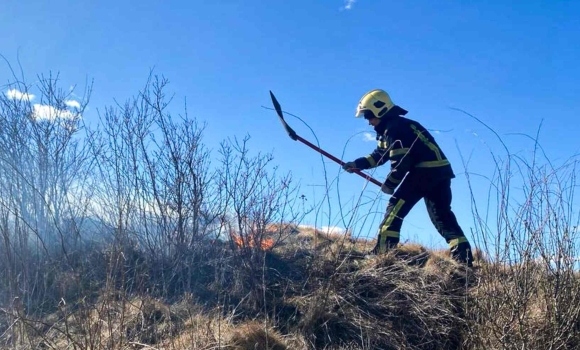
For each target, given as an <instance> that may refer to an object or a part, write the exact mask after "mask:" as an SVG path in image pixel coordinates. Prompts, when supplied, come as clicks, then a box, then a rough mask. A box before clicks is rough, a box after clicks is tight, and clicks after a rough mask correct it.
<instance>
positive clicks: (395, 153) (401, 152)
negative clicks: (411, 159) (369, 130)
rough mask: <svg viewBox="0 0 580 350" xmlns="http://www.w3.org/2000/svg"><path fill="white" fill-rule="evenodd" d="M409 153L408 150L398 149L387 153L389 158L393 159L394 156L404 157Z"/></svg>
mask: <svg viewBox="0 0 580 350" xmlns="http://www.w3.org/2000/svg"><path fill="white" fill-rule="evenodd" d="M408 152H409V149H408V148H399V149H394V150H392V151H391V152H389V157H394V156H398V155H401V154H403V155H405V154H407V153H408Z"/></svg>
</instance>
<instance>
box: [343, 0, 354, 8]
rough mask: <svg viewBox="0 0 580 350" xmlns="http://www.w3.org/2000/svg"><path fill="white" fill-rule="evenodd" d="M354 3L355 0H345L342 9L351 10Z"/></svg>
mask: <svg viewBox="0 0 580 350" xmlns="http://www.w3.org/2000/svg"><path fill="white" fill-rule="evenodd" d="M355 2H356V0H345V1H344V7H343V9H344V10H350V9H352V6H353V5H354V3H355Z"/></svg>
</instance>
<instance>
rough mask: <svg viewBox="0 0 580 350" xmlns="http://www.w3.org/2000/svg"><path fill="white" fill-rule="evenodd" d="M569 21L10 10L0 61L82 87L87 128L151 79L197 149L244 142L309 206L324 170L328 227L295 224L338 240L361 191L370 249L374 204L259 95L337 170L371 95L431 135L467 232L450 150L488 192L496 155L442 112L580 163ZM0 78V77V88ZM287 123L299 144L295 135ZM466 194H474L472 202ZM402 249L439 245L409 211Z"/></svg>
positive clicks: (497, 4)
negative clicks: (534, 139)
mask: <svg viewBox="0 0 580 350" xmlns="http://www.w3.org/2000/svg"><path fill="white" fill-rule="evenodd" d="M578 13H580V3H579V2H576V1H510V2H506V1H488V2H486V3H485V4H483V2H467V1H440V2H434V1H414V2H401V1H371V0H357V1H348V2H343V1H342V0H336V1H335V0H325V1H305V0H298V1H280V0H272V1H268V2H266V1H248V0H246V1H240V0H235V1H233V0H227V1H177V0H166V1H151V0H143V1H140V2H129V1H109V0H105V1H87V0H81V1H74V2H73V1H64V0H54V1H51V2H48V1H39V0H38V1H10V2H5V3H4V4H3V5H2V10H1V11H0V23H2V24H3V34H2V36H0V54H2V55H4V56H5V57H6V58H7V59H8V60H9V61H10V62H11V64H12V65H15V64H16V60H17V57H18V58H19V60H20V63H21V65H22V68H23V70H24V72H25V74H26V76H27V78H28V80H29V81H30V80H34V77H35V76H36V74H40V73H47V72H49V71H54V72H60V74H61V81H62V83H63V85H64V86H69V85H74V84H77V85H79V86H82V85H84V83H85V81H86V79H94V91H93V95H92V98H91V103H90V105H89V107H90V110H89V111H88V112H87V114H86V115H85V116H84V117H85V119H87V120H88V121H90V120H91V118H92V119H94V118H96V109H97V108H101V109H102V108H103V107H104V106H106V105H111V104H113V101H114V100H113V99H115V98H116V99H118V100H120V101H123V100H125V99H126V98H128V97H130V96H132V95H133V94H135V93H136V92H137V91H138V89H139V88H140V87H141V86H142V85H143V84H144V82H145V80H146V79H147V76H148V73H149V71H150V69H152V68H155V72H156V73H158V74H162V75H164V76H165V77H167V78H168V79H169V80H170V82H171V84H170V86H169V90H170V92H171V93H174V94H175V99H174V104H173V108H175V110H176V112H177V111H180V110H181V107H182V104H183V101H184V99H185V98H187V103H188V109H189V112H190V115H191V116H194V117H196V118H197V119H199V120H200V121H206V122H207V123H208V127H207V129H206V134H205V137H206V142H207V144H208V146H209V147H210V148H213V149H216V148H217V147H218V144H219V142H220V141H221V140H223V139H224V138H227V137H234V136H238V137H243V136H245V135H246V134H249V135H250V136H251V137H252V141H251V144H250V146H251V147H252V149H253V150H254V151H256V152H257V151H262V152H269V151H271V152H273V154H274V156H275V163H276V164H278V165H279V166H280V169H281V170H282V171H292V173H293V174H294V177H295V178H296V179H297V180H299V181H300V182H301V184H302V192H303V193H304V194H305V195H306V196H307V198H310V202H314V201H317V200H320V199H321V198H322V188H321V187H318V186H319V185H323V184H324V176H323V171H324V169H326V171H327V172H328V177H329V179H330V181H332V180H335V179H336V178H337V176H338V181H339V182H338V186H337V185H336V183H333V185H332V188H331V192H330V195H331V198H332V199H331V200H332V208H333V209H332V212H331V213H330V217H328V213H327V210H326V209H325V208H326V207H323V209H324V213H320V214H319V216H318V217H317V220H315V219H314V218H310V219H309V220H310V223H312V224H317V225H319V226H322V225H338V226H342V225H343V223H342V221H341V220H340V219H339V217H338V216H337V215H338V213H339V212H338V205H337V201H338V195H339V194H340V199H341V200H342V202H343V203H342V204H343V207H344V208H345V210H349V209H351V207H352V199H353V198H356V197H357V196H358V195H359V194H361V191H362V193H363V195H364V196H365V198H372V199H375V198H376V199H377V201H376V202H374V204H369V205H366V206H363V207H361V210H360V211H359V213H358V218H363V219H364V217H365V214H366V213H368V212H371V213H373V214H371V215H370V216H368V220H367V221H366V224H365V225H362V224H360V225H361V227H357V228H356V230H357V231H358V232H359V233H361V234H362V235H370V236H374V234H375V232H376V231H375V230H376V225H378V223H379V221H380V218H381V217H382V212H383V211H384V207H385V205H386V200H387V196H385V195H381V194H379V193H378V192H377V188H374V187H373V185H368V186H366V187H365V183H364V180H362V179H361V178H359V177H357V176H356V175H350V174H344V173H343V172H341V171H339V168H338V166H337V165H336V164H334V163H332V162H328V161H325V162H324V163H323V162H322V161H321V158H320V156H319V155H317V154H316V153H314V152H313V151H311V150H310V149H308V148H307V147H305V146H304V145H302V144H299V143H297V142H294V141H292V140H290V138H288V137H287V136H286V134H285V133H284V130H283V129H282V128H281V126H280V124H279V121H278V120H277V117H276V115H275V113H274V112H273V111H271V110H267V109H264V108H262V106H267V107H271V103H270V100H269V95H268V91H269V90H272V91H273V92H274V93H275V94H276V96H277V97H278V99H279V101H280V103H281V104H282V107H283V108H284V109H285V110H286V111H288V112H291V113H293V114H296V115H298V116H300V117H301V118H302V119H304V120H305V121H306V122H307V123H308V124H309V125H310V127H311V128H312V129H313V130H314V132H315V133H316V136H317V138H318V140H319V142H320V145H321V147H322V148H324V149H325V150H327V151H329V152H330V153H332V154H334V155H336V156H339V157H341V158H343V159H344V160H352V159H354V158H356V157H358V156H364V155H366V154H368V153H369V152H370V151H372V149H373V148H374V147H375V144H374V143H373V142H369V141H366V140H365V132H367V133H368V132H371V133H372V129H370V127H369V126H368V125H367V124H366V123H365V122H364V121H362V120H358V119H355V118H354V110H355V107H356V104H357V102H358V100H359V98H360V97H361V96H362V94H364V93H365V92H366V91H368V90H371V89H374V88H382V89H385V90H387V91H388V92H389V93H390V94H391V96H392V98H393V100H394V101H395V103H397V104H399V105H401V106H402V107H404V108H406V109H408V110H409V114H408V117H410V118H413V119H416V120H418V121H420V122H421V123H423V125H425V126H426V127H427V128H429V129H431V130H434V132H435V133H436V134H435V136H436V138H437V140H438V142H439V143H440V145H441V147H442V148H443V150H444V152H445V153H446V154H447V156H448V157H449V158H450V160H451V162H452V164H453V166H454V169H455V171H456V173H457V178H456V179H455V180H454V182H453V189H454V191H455V193H454V204H453V207H454V209H455V210H456V214H457V216H458V219H459V221H460V223H461V224H462V226H463V227H464V230H465V231H468V232H469V230H470V227H472V226H473V221H472V216H471V210H470V202H469V195H468V192H467V187H466V178H465V174H464V169H463V166H462V165H461V160H460V152H459V150H460V151H461V153H462V154H463V155H464V156H465V157H469V158H470V163H469V170H470V171H472V172H475V173H478V174H482V175H486V176H491V175H492V174H493V164H492V163H491V158H490V156H489V149H491V150H493V151H494V152H496V153H501V147H499V144H498V142H497V140H496V139H495V137H494V136H493V134H492V133H491V132H489V131H488V130H487V129H486V128H485V127H484V126H483V125H481V124H480V123H478V122H476V121H475V120H474V119H472V118H470V117H467V116H466V115H464V114H462V113H460V112H457V111H455V110H453V109H451V108H460V109H463V110H465V111H467V112H469V113H471V114H473V115H475V116H476V117H478V118H479V119H481V120H482V121H484V122H485V123H486V124H488V125H489V126H490V127H492V128H493V129H494V130H495V131H496V132H497V133H498V134H500V135H501V136H502V137H504V139H505V141H506V143H507V145H508V146H509V148H510V151H511V152H513V153H518V154H522V155H529V152H530V150H531V149H532V144H531V143H530V142H529V141H528V140H526V139H525V138H524V137H522V136H517V135H511V134H513V133H524V134H530V135H534V134H535V133H536V131H537V129H538V127H539V125H540V122H541V121H542V120H543V126H542V131H541V137H540V142H541V144H542V146H543V147H544V148H545V149H546V151H547V152H548V154H549V156H551V157H553V159H555V160H561V161H563V160H565V159H566V158H569V157H570V156H572V155H574V154H575V153H576V152H578V151H580V143H579V142H578V132H579V129H580V128H579V127H578V122H577V118H578V113H577V111H578V110H579V106H580V99H579V98H578V92H579V91H580V86H579V85H580V68H579V65H578V62H580V45H579V41H580V25H579V24H578V23H579V21H578V20H577V16H578ZM9 78H10V76H9V72H8V69H7V66H6V65H5V64H1V65H0V79H1V80H2V81H4V82H6V81H7V80H8V79H9ZM287 119H288V121H289V123H290V124H291V125H292V126H293V127H294V129H296V131H297V132H298V134H300V135H301V136H303V137H304V138H306V139H308V140H310V141H312V142H314V141H315V138H314V136H313V135H312V133H311V132H310V130H309V129H308V128H306V127H305V126H304V125H303V124H302V123H301V122H299V121H297V120H295V119H294V118H292V117H287ZM349 140H350V141H349ZM387 173H388V169H387V168H386V167H383V168H379V169H377V170H376V172H375V173H374V174H373V175H374V176H375V177H376V178H378V179H380V180H382V179H383V178H384V177H385V176H386V175H387ZM478 181H479V182H478V183H477V186H478V187H477V188H476V192H477V193H478V194H479V193H480V192H481V194H484V193H486V191H487V184H486V183H485V181H484V180H478ZM478 204H479V203H478ZM481 205H482V206H484V204H483V203H482V204H481ZM362 226H364V227H362ZM402 236H403V239H406V238H411V239H414V240H421V241H423V242H426V243H427V244H433V245H440V243H441V242H442V239H441V238H440V237H439V236H438V235H437V233H436V232H435V230H434V229H433V228H432V226H431V224H430V222H429V221H428V219H427V215H426V212H425V209H424V206H423V204H422V203H420V204H419V205H418V206H417V207H416V208H415V209H414V210H413V212H412V213H411V214H410V215H409V217H408V218H407V220H406V221H405V226H404V228H403V233H402Z"/></svg>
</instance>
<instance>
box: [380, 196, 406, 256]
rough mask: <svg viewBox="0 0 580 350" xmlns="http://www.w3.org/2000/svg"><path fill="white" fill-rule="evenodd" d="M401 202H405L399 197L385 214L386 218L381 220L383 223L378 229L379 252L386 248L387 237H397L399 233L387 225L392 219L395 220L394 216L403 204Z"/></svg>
mask: <svg viewBox="0 0 580 350" xmlns="http://www.w3.org/2000/svg"><path fill="white" fill-rule="evenodd" d="M403 204H405V201H404V200H402V199H399V201H398V202H397V204H395V206H394V207H393V210H391V212H390V213H389V215H388V216H387V218H386V219H385V220H384V221H383V223H382V225H381V228H380V230H379V251H380V252H384V251H385V249H386V242H387V237H393V238H399V234H400V233H399V232H398V231H392V230H389V227H390V226H391V224H392V223H393V220H395V218H396V217H397V214H398V213H399V210H401V207H402V206H403Z"/></svg>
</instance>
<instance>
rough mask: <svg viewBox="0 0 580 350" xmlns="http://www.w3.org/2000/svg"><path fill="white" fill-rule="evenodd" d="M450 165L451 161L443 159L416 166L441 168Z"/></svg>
mask: <svg viewBox="0 0 580 350" xmlns="http://www.w3.org/2000/svg"><path fill="white" fill-rule="evenodd" d="M446 165H449V161H448V160H447V159H443V160H433V161H428V162H420V163H417V165H415V167H417V168H437V167H440V166H446Z"/></svg>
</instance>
